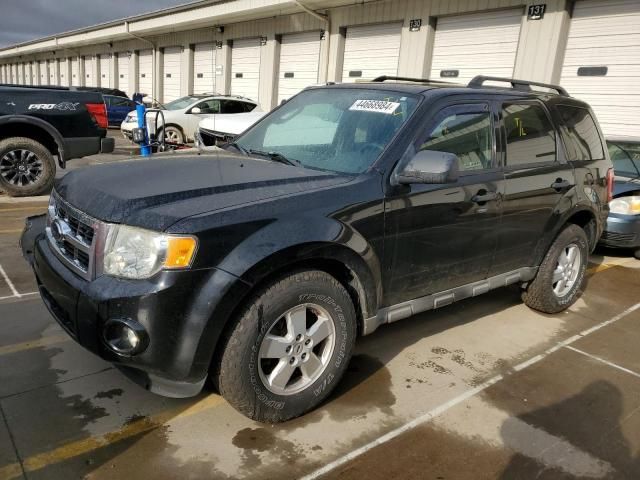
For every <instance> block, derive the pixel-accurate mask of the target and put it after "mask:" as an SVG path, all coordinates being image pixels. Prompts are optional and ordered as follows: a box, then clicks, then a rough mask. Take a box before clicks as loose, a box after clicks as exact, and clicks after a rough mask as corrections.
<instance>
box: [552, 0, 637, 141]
mask: <svg viewBox="0 0 640 480" xmlns="http://www.w3.org/2000/svg"><path fill="white" fill-rule="evenodd" d="M560 83H561V85H562V86H563V87H565V88H566V89H567V90H568V92H569V93H570V94H571V95H572V96H574V97H577V98H579V99H581V100H584V101H586V102H588V103H589V104H591V106H592V107H593V109H594V111H595V113H596V116H597V117H598V121H599V122H600V126H601V127H602V129H603V130H604V133H605V134H606V135H628V136H635V137H640V91H639V90H638V87H640V2H638V0H626V1H622V0H616V1H609V2H602V1H592V0H589V1H587V0H585V1H581V2H577V3H576V5H575V7H574V11H573V16H572V19H571V26H570V28H569V39H568V41H567V49H566V52H565V57H564V64H563V67H562V77H561V80H560Z"/></svg>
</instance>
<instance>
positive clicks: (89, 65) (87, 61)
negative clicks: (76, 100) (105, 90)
mask: <svg viewBox="0 0 640 480" xmlns="http://www.w3.org/2000/svg"><path fill="white" fill-rule="evenodd" d="M95 61H96V59H95V58H94V57H84V84H85V86H87V87H97V86H98V85H97V84H96V78H95V74H94V73H93V72H94V65H95Z"/></svg>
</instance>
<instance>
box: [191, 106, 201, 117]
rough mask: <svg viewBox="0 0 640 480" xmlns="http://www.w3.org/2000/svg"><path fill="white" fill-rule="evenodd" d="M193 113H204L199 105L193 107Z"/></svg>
mask: <svg viewBox="0 0 640 480" xmlns="http://www.w3.org/2000/svg"><path fill="white" fill-rule="evenodd" d="M191 113H195V114H196V115H197V114H198V113H202V110H200V108H199V107H193V108H192V109H191Z"/></svg>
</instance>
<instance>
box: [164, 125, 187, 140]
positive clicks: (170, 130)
mask: <svg viewBox="0 0 640 480" xmlns="http://www.w3.org/2000/svg"><path fill="white" fill-rule="evenodd" d="M164 141H165V142H166V143H175V144H182V143H184V134H183V133H182V130H180V129H179V128H178V127H172V126H168V127H167V128H165V129H164Z"/></svg>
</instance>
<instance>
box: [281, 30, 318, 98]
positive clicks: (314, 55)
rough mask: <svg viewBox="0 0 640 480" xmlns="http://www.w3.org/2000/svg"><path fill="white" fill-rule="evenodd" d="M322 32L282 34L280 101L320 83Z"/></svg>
mask: <svg viewBox="0 0 640 480" xmlns="http://www.w3.org/2000/svg"><path fill="white" fill-rule="evenodd" d="M319 62H320V32H307V33H292V34H289V35H283V36H282V44H281V45H280V73H279V78H278V103H280V102H282V100H285V99H287V98H289V97H292V96H294V95H295V94H296V93H298V92H299V91H300V90H302V89H304V88H305V87H308V86H309V85H314V84H316V83H318V64H319Z"/></svg>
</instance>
